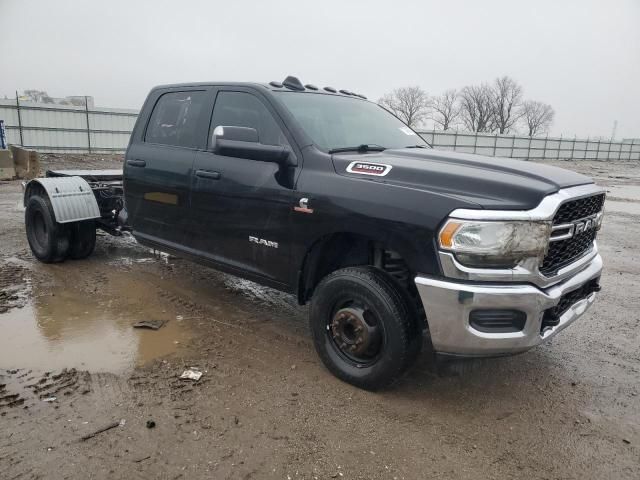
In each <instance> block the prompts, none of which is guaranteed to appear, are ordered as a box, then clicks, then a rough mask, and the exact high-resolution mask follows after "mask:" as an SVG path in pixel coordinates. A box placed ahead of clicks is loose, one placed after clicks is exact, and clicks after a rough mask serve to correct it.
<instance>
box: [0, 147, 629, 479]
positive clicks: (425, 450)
mask: <svg viewBox="0 0 640 480" xmlns="http://www.w3.org/2000/svg"><path fill="white" fill-rule="evenodd" d="M118 164H119V159H118V157H112V158H106V159H104V160H102V159H101V157H92V158H91V159H90V160H89V161H87V160H85V159H83V158H79V157H71V156H51V157H45V158H44V159H43V167H44V168H47V167H49V168H51V167H57V168H60V167H65V168H69V167H78V166H90V167H92V168H100V167H104V168H113V167H117V166H118ZM561 165H562V166H565V167H567V168H573V169H575V170H579V171H583V172H587V173H589V174H590V175H592V176H595V177H596V178H597V179H598V181H599V182H600V183H601V184H603V185H606V186H607V187H609V189H610V194H609V199H608V206H607V215H606V217H605V224H604V230H603V231H602V232H601V235H600V242H599V243H600V248H601V251H602V253H603V256H604V258H605V262H606V267H605V271H604V274H603V278H602V284H603V288H604V289H603V292H602V293H601V294H600V297H599V299H598V301H597V302H596V304H595V305H594V307H593V308H592V309H591V310H590V311H589V312H588V313H587V314H586V315H585V316H584V317H583V318H582V319H580V320H579V321H578V322H577V323H576V324H575V325H573V326H572V327H571V328H569V329H567V330H566V331H565V332H563V333H562V334H561V335H559V336H558V337H556V338H555V339H553V341H552V342H551V343H548V344H545V345H543V346H541V347H539V348H536V349H534V350H532V351H530V352H527V353H525V354H522V355H519V356H515V357H510V358H501V359H494V360H484V361H475V362H471V363H465V364H464V365H462V366H459V367H458V368H451V369H448V370H446V371H443V372H437V371H436V369H435V368H434V365H433V362H432V359H431V357H430V355H429V354H428V352H427V353H425V354H423V355H422V357H421V358H420V360H419V361H418V363H417V364H416V365H415V367H414V368H412V369H411V370H410V371H409V372H408V374H407V375H406V376H405V377H404V378H403V379H401V380H400V381H399V382H398V384H397V385H395V386H394V387H393V388H391V389H388V390H385V391H382V392H378V393H370V392H365V391H362V390H358V389H356V388H353V387H351V386H349V385H346V384H344V383H342V382H340V381H339V380H337V379H336V378H334V377H333V376H331V375H330V374H329V373H328V372H327V371H326V370H325V369H324V368H323V366H322V365H321V364H320V362H319V361H318V359H317V358H316V355H315V353H314V351H313V346H312V343H311V340H310V337H309V332H308V328H307V317H306V316H307V311H306V308H301V307H299V306H297V304H296V303H295V300H294V299H293V298H291V297H288V296H287V295H284V294H281V293H278V292H276V291H273V290H269V289H266V288H263V287H260V286H258V285H256V284H253V283H251V282H247V281H243V280H239V279H237V278H234V277H230V276H227V275H223V274H220V273H217V272H215V271H213V270H209V269H206V268H203V267H200V266H198V265H194V264H191V263H188V262H186V261H183V260H180V259H178V258H173V257H167V256H166V255H159V254H154V253H153V252H149V251H148V250H147V249H144V248H142V247H140V246H138V245H136V244H135V242H134V241H132V240H131V239H128V238H113V237H108V236H100V237H99V239H98V246H97V250H96V253H95V254H94V255H93V256H92V257H91V258H89V259H88V260H84V261H67V262H65V263H64V264H58V265H44V264H40V263H37V262H36V261H34V259H33V258H32V256H31V254H30V252H29V250H28V246H27V242H26V239H25V235H24V230H23V219H22V217H23V209H22V206H21V193H20V185H19V182H17V181H13V182H2V183H0V328H1V329H2V330H0V332H1V333H0V479H3V480H4V479H7V480H8V479H17V478H46V479H49V478H53V479H58V478H70V479H85V478H97V479H102V478H123V479H137V478H140V479H142V478H145V479H146V478H154V479H156V478H157V479H165V478H166V479H177V478H184V479H200V478H207V479H211V478H215V479H222V478H233V479H236V478H237V479H249V478H279V479H294V478H319V479H321V478H345V479H347V478H348V479H378V478H380V479H423V478H438V479H440V478H445V479H474V480H475V479H480V478H545V479H560V478H561V479H573V478H575V479H603V478H611V479H627V478H628V479H637V478H640V385H639V384H638V381H639V379H640V348H639V347H640V337H639V333H638V332H639V327H640V285H639V281H638V278H639V277H638V275H639V274H640V243H639V241H638V238H640V223H639V220H640V165H639V164H638V163H631V164H623V163H616V164H605V163H601V162H561ZM140 320H164V321H167V323H166V325H165V326H164V327H163V328H161V329H160V330H157V331H152V330H138V329H133V328H132V324H133V323H135V322H137V321H140ZM191 366H193V367H198V368H200V369H201V370H202V372H203V373H204V375H203V377H202V379H201V380H200V381H198V382H197V383H193V382H188V381H181V380H179V379H178V378H177V377H178V376H179V375H180V374H181V373H182V371H183V370H184V369H185V368H186V367H191ZM148 421H153V422H155V427H154V428H148V427H147V422H148ZM114 422H120V423H121V425H120V426H117V427H115V428H111V429H109V430H107V431H104V432H103V433H99V434H97V435H96V436H94V437H92V438H89V439H87V440H82V437H83V436H86V435H89V434H91V433H93V432H96V431H97V430H99V429H101V428H103V427H106V426H109V425H112V424H113V423H114ZM150 425H152V424H150Z"/></svg>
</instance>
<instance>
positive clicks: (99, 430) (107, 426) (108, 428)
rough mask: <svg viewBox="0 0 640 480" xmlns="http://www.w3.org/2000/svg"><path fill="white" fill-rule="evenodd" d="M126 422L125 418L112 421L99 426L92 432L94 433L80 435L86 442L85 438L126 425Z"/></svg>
mask: <svg viewBox="0 0 640 480" xmlns="http://www.w3.org/2000/svg"><path fill="white" fill-rule="evenodd" d="M125 423H126V420H124V419H122V420H120V421H117V422H111V423H110V424H108V425H105V426H104V427H102V428H99V429H98V430H96V431H95V432H92V433H89V434H87V435H84V436H82V437H80V440H81V441H83V442H84V441H85V440H89V439H90V438H93V437H95V436H96V435H100V434H101V433H103V432H107V431H109V430H111V429H112V428H116V427H124V425H125Z"/></svg>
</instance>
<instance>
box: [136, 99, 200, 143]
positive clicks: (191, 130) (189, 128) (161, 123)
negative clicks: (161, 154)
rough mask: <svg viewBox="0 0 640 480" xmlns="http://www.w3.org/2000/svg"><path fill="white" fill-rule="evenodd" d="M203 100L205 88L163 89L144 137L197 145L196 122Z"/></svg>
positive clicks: (148, 140)
mask: <svg viewBox="0 0 640 480" xmlns="http://www.w3.org/2000/svg"><path fill="white" fill-rule="evenodd" d="M205 102H206V92H202V91H193V92H171V93H165V94H164V95H162V96H161V97H160V99H159V100H158V101H157V102H156V105H155V107H154V108H153V112H151V118H150V119H149V125H148V127H147V133H146V135H145V138H144V141H145V142H148V143H159V144H163V145H173V146H176V147H187V148H196V147H198V146H199V145H198V144H199V142H198V138H197V137H198V135H197V132H198V130H199V129H198V125H199V120H200V116H201V114H202V113H203V108H204V107H205Z"/></svg>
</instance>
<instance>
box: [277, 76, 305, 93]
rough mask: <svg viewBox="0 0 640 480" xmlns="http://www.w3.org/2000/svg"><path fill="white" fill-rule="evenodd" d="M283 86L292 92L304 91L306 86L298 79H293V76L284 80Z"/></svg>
mask: <svg viewBox="0 0 640 480" xmlns="http://www.w3.org/2000/svg"><path fill="white" fill-rule="evenodd" d="M282 85H284V86H285V87H287V88H288V89H290V90H304V85H302V82H301V81H300V80H299V79H298V78H297V77H293V76H291V75H289V76H288V77H287V78H285V79H284V82H282Z"/></svg>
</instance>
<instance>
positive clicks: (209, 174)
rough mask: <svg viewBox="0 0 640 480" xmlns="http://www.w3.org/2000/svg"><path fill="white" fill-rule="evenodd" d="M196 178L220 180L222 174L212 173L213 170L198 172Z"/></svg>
mask: <svg viewBox="0 0 640 480" xmlns="http://www.w3.org/2000/svg"><path fill="white" fill-rule="evenodd" d="M196 177H200V178H209V179H211V180H219V179H220V177H221V175H220V172H212V171H211V170H196Z"/></svg>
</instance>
